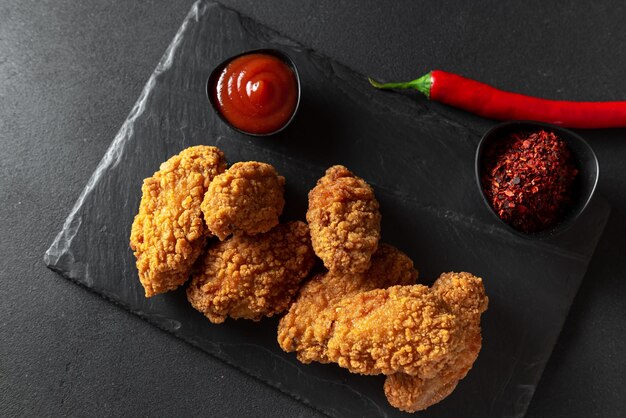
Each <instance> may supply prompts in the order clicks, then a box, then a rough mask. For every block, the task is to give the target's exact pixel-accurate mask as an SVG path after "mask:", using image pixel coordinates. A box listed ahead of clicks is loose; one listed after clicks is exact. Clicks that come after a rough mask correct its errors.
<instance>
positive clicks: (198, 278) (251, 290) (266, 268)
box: [187, 222, 315, 323]
mask: <svg viewBox="0 0 626 418" xmlns="http://www.w3.org/2000/svg"><path fill="white" fill-rule="evenodd" d="M314 260H315V256H314V254H313V249H312V248H311V243H310V238H309V229H308V227H307V225H306V224H305V223H304V222H290V223H287V224H282V225H279V226H277V227H276V228H274V229H272V230H271V231H270V232H266V233H264V234H259V235H255V236H248V235H236V236H234V237H232V238H230V239H228V240H226V241H223V242H220V243H218V244H216V245H214V246H213V247H211V248H209V251H208V253H207V254H206V256H204V258H203V259H202V260H201V261H200V265H199V271H198V273H196V274H194V276H193V278H192V280H191V283H190V284H189V287H188V288H187V298H188V299H189V302H191V304H192V305H193V307H194V308H196V309H197V310H198V311H200V312H202V313H204V314H205V315H206V317H207V318H209V320H210V321H211V322H213V323H221V322H224V320H225V319H226V317H231V318H245V319H251V320H254V321H258V320H260V319H261V318H262V317H264V316H272V315H274V314H277V313H280V312H282V311H284V310H285V309H286V308H287V307H288V305H289V302H290V301H291V299H292V297H293V296H294V295H295V294H296V292H297V291H298V287H299V285H300V282H301V281H302V280H303V279H304V278H305V277H306V275H307V274H308V272H309V270H310V269H311V267H312V266H313V264H314Z"/></svg>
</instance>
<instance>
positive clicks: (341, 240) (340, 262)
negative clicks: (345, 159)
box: [306, 165, 380, 273]
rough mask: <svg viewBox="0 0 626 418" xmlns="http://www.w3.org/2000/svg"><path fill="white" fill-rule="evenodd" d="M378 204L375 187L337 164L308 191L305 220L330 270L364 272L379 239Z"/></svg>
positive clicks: (316, 248) (320, 254) (316, 249)
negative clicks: (307, 206) (307, 207)
mask: <svg viewBox="0 0 626 418" xmlns="http://www.w3.org/2000/svg"><path fill="white" fill-rule="evenodd" d="M378 208H379V205H378V201H377V200H376V197H375V196H374V191H373V190H372V188H371V187H370V186H369V185H368V184H367V183H366V182H365V181H364V180H363V179H361V178H359V177H357V176H355V175H354V174H352V173H351V172H350V171H349V170H348V169H347V168H346V167H344V166H341V165H336V166H333V167H330V168H329V169H328V170H326V174H325V175H324V177H322V178H321V179H319V180H318V182H317V185H316V186H315V187H314V188H313V189H312V190H311V191H310V192H309V209H308V211H307V214H306V219H307V221H308V223H309V227H310V228H311V240H312V242H313V249H314V250H315V253H316V254H317V255H318V257H320V258H321V259H322V261H323V262H324V265H325V266H326V268H327V269H328V270H330V271H333V272H335V271H337V272H345V273H362V272H364V271H366V270H367V269H368V267H369V265H370V258H371V256H372V254H373V253H374V252H375V251H376V248H377V246H378V239H379V238H380V212H379V210H378Z"/></svg>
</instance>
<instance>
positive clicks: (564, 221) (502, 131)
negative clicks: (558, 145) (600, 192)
mask: <svg viewBox="0 0 626 418" xmlns="http://www.w3.org/2000/svg"><path fill="white" fill-rule="evenodd" d="M542 129H543V130H546V131H550V132H554V133H555V134H556V135H557V136H558V137H559V138H561V139H563V140H564V141H565V143H566V144H567V146H568V148H569V150H570V152H571V154H572V157H573V159H574V163H575V164H576V166H577V168H578V175H577V176H576V180H575V182H574V196H573V203H572V204H571V205H570V207H569V208H568V209H567V210H566V211H565V213H563V215H562V217H561V219H560V220H559V221H558V222H556V223H555V224H554V225H553V226H551V227H549V228H548V229H544V230H542V231H539V232H536V233H529V234H526V233H524V232H521V231H519V230H517V229H515V228H513V227H512V226H510V225H509V224H507V223H506V222H504V221H503V220H502V219H501V218H500V217H499V216H498V214H497V213H496V212H495V211H494V210H493V208H492V207H491V204H490V203H489V201H488V200H487V197H486V196H485V194H484V192H483V188H482V184H481V174H482V170H483V164H484V163H485V160H484V158H485V150H486V149H488V148H489V146H490V145H491V144H492V143H493V141H497V140H498V139H500V138H503V137H505V136H506V135H508V134H510V133H514V132H536V131H539V130H542ZM474 171H475V176H476V184H477V185H478V189H479V191H480V195H481V196H482V199H483V202H485V205H486V206H487V208H488V209H489V212H491V213H492V214H493V216H494V217H495V218H496V219H498V221H499V222H501V223H502V225H504V226H505V227H506V228H507V229H508V230H510V231H511V232H513V233H515V234H517V235H520V236H524V237H527V238H535V239H545V238H549V237H552V236H555V235H558V234H560V233H561V232H563V231H565V230H566V229H568V228H569V227H570V226H571V225H572V224H573V223H574V222H575V221H576V219H578V217H579V216H580V215H581V214H582V213H583V212H584V210H585V208H586V207H587V205H588V204H589V202H590V201H591V199H592V198H593V195H594V193H595V190H596V185H597V184H598V177H599V172H600V167H599V165H598V159H597V157H596V154H595V153H594V152H593V149H591V147H590V146H589V144H587V142H586V141H585V140H584V139H582V138H581V137H580V136H579V135H577V134H575V133H574V132H572V131H569V130H567V129H563V128H560V127H558V126H555V125H551V124H548V123H540V122H530V121H511V122H505V123H501V124H499V125H496V126H494V127H493V128H491V129H490V130H489V131H487V133H486V134H485V135H484V136H483V137H482V139H481V140H480V142H479V143H478V148H477V149H476V159H475V168H474Z"/></svg>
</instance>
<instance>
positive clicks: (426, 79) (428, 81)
mask: <svg viewBox="0 0 626 418" xmlns="http://www.w3.org/2000/svg"><path fill="white" fill-rule="evenodd" d="M368 80H369V82H370V84H371V85H372V86H374V87H376V88H377V89H383V90H390V89H398V90H407V89H411V90H417V91H419V92H420V93H422V94H423V95H424V96H426V97H427V98H429V99H430V88H431V87H432V85H433V79H432V76H431V73H427V74H424V75H423V76H421V77H420V78H417V79H415V80H412V81H406V82H401V83H381V82H379V81H376V80H374V79H373V78H368Z"/></svg>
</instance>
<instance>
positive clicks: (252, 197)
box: [202, 161, 285, 240]
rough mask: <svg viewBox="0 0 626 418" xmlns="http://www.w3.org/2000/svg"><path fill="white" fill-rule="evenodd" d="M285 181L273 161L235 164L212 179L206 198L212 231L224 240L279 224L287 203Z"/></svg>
mask: <svg viewBox="0 0 626 418" xmlns="http://www.w3.org/2000/svg"><path fill="white" fill-rule="evenodd" d="M284 185H285V178H284V177H282V176H279V175H278V173H277V172H276V169H275V168H274V167H272V166H271V165H269V164H265V163H259V162H256V161H248V162H241V163H236V164H233V165H232V166H231V167H230V168H229V169H228V170H226V172H225V173H223V174H221V175H219V176H217V177H216V178H215V179H214V180H213V182H211V185H210V186H209V189H208V191H207V193H206V195H205V197H204V201H203V202H202V212H203V213H204V220H205V221H206V225H207V227H208V228H209V231H211V232H212V233H213V234H215V235H216V236H217V237H219V239H220V240H224V239H226V237H228V236H229V235H231V234H242V233H245V234H248V235H254V234H258V233H263V232H267V231H269V230H270V229H272V228H273V227H275V226H276V225H278V217H279V216H280V214H281V213H282V211H283V207H284V206H285V199H284V197H283V194H284Z"/></svg>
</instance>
